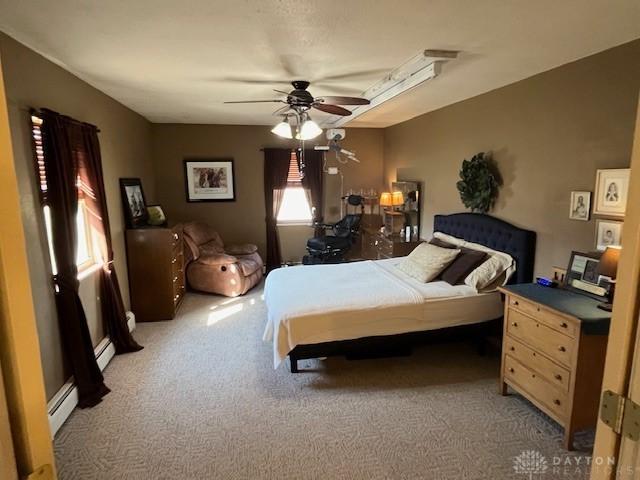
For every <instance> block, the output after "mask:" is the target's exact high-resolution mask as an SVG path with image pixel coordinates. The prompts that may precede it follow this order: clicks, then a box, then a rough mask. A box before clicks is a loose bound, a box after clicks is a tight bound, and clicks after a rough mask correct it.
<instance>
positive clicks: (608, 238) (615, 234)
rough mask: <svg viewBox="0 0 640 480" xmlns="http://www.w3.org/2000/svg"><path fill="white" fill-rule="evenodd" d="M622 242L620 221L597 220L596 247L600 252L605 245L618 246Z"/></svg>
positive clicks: (604, 248)
mask: <svg viewBox="0 0 640 480" xmlns="http://www.w3.org/2000/svg"><path fill="white" fill-rule="evenodd" d="M621 243H622V222H617V221H615V220H598V221H597V222H596V249H597V250H598V251H600V252H602V251H604V250H606V248H607V247H611V246H613V247H619V246H620V245H621Z"/></svg>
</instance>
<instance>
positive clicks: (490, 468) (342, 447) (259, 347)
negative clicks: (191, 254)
mask: <svg viewBox="0 0 640 480" xmlns="http://www.w3.org/2000/svg"><path fill="white" fill-rule="evenodd" d="M261 293H262V291H261V289H256V290H254V291H253V292H251V293H250V294H248V295H247V296H245V297H242V298H239V299H236V300H228V299H223V298H220V297H214V296H205V295H197V294H189V295H187V296H186V298H185V300H184V303H183V305H182V307H181V310H180V314H179V316H178V318H176V319H175V320H173V321H170V322H160V323H146V324H138V328H137V331H136V337H137V339H138V340H139V341H140V343H142V344H143V345H144V346H145V349H144V350H142V351H141V352H138V353H134V354H129V355H122V356H118V357H116V358H115V359H114V360H113V361H112V363H111V364H110V365H109V367H108V368H107V369H106V371H105V377H106V383H107V385H108V386H109V387H110V388H111V390H112V392H111V393H110V394H109V395H108V396H107V397H106V398H105V399H104V401H103V402H102V403H101V404H100V405H98V406H97V407H95V408H93V409H88V410H76V411H75V412H74V413H73V414H72V416H71V417H70V419H69V420H68V422H67V423H66V424H65V425H64V426H63V427H62V429H61V430H60V432H59V433H58V435H57V437H56V440H55V451H56V457H57V464H58V469H59V473H60V477H61V478H62V479H82V480H89V479H100V480H104V479H153V480H156V479H199V480H201V479H225V480H227V479H271V478H274V479H334V478H335V479H337V478H348V479H367V480H374V479H387V478H402V479H413V478H415V479H418V478H420V479H506V478H522V479H524V478H529V475H521V474H517V473H516V472H515V471H514V468H513V457H515V456H516V455H519V454H520V453H521V452H523V451H525V450H536V451H539V452H540V453H541V454H542V455H544V456H545V457H546V459H547V461H548V466H549V469H548V470H547V474H546V475H545V476H544V477H540V478H545V479H547V478H579V477H580V476H579V475H578V474H577V472H575V471H574V470H572V471H571V474H570V475H568V476H567V475H566V473H567V472H566V471H563V472H557V471H556V472H555V473H554V471H552V457H554V456H559V457H561V458H562V459H565V458H566V457H573V456H576V455H587V454H588V452H589V450H588V447H589V444H590V442H591V441H592V435H590V434H586V435H584V434H583V435H581V436H579V437H578V442H577V443H578V446H580V447H582V449H583V450H584V451H583V452H577V453H571V454H569V453H567V452H563V450H562V447H561V439H562V435H561V434H562V432H561V429H560V427H558V426H557V425H556V424H555V423H554V422H552V421H551V420H550V419H548V418H547V417H546V416H544V415H542V414H541V413H539V412H538V411H537V410H536V409H535V408H534V407H532V406H531V405H530V404H529V403H528V402H526V401H525V400H523V399H522V398H521V397H519V396H517V395H511V396H509V397H501V396H500V395H498V393H497V391H498V386H497V383H498V381H497V373H498V368H499V362H498V359H497V358H495V357H479V356H477V355H476V353H475V351H474V350H473V348H471V346H468V345H465V344H463V343H461V344H444V345H436V346H430V347H424V348H420V349H419V350H417V351H416V352H414V354H413V355H412V356H411V357H405V358H395V359H384V360H360V361H347V360H344V359H341V358H336V359H329V360H327V361H320V360H307V361H302V362H300V364H301V367H303V368H306V369H309V370H310V371H306V372H302V373H299V374H296V375H292V374H291V373H289V371H288V365H287V366H286V367H287V368H285V366H284V365H283V366H282V367H281V368H280V369H278V370H277V371H274V370H273V368H272V355H271V346H270V345H267V344H264V343H262V341H261V337H262V331H263V326H264V321H265V315H266V309H265V306H264V303H263V301H262V298H261ZM585 447H586V448H585ZM583 463H584V462H583ZM534 478H537V477H535V476H534Z"/></svg>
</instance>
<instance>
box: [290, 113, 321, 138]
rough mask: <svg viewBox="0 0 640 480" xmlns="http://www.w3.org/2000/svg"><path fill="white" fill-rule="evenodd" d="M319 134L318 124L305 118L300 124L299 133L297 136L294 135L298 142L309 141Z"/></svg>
mask: <svg viewBox="0 0 640 480" xmlns="http://www.w3.org/2000/svg"><path fill="white" fill-rule="evenodd" d="M321 133H322V129H321V128H320V127H319V126H318V124H317V123H316V122H314V121H313V120H311V119H310V118H309V117H308V116H307V117H306V120H305V121H304V122H303V123H302V126H301V127H300V132H299V133H298V135H296V138H297V139H299V140H311V139H312V138H316V137H317V136H318V135H320V134H321Z"/></svg>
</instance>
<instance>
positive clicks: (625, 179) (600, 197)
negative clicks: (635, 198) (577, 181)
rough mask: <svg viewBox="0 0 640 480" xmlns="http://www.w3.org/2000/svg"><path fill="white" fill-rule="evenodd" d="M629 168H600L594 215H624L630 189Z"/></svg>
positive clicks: (597, 177)
mask: <svg viewBox="0 0 640 480" xmlns="http://www.w3.org/2000/svg"><path fill="white" fill-rule="evenodd" d="M630 171H631V169H629V168H613V169H607V170H598V172H597V174H596V200H595V205H594V207H593V213H594V215H606V216H610V217H624V211H625V208H626V205H627V193H628V191H629V172H630Z"/></svg>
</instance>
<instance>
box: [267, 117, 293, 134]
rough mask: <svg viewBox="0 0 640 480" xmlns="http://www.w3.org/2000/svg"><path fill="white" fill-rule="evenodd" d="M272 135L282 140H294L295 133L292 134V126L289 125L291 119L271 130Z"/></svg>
mask: <svg viewBox="0 0 640 480" xmlns="http://www.w3.org/2000/svg"><path fill="white" fill-rule="evenodd" d="M271 132H272V133H275V134H276V135H278V136H279V137H282V138H293V132H291V125H290V124H289V118H288V117H285V119H284V120H283V121H282V122H280V123H279V124H277V125H276V126H275V127H273V128H272V129H271Z"/></svg>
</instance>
